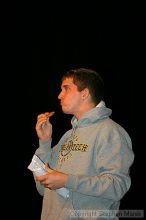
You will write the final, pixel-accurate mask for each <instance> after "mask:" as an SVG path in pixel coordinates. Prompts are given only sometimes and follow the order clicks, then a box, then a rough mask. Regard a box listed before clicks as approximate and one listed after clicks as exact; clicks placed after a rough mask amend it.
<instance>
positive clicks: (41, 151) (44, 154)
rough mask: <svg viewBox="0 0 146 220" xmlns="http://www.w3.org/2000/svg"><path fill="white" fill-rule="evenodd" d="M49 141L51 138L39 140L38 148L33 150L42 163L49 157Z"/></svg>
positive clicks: (50, 149)
mask: <svg viewBox="0 0 146 220" xmlns="http://www.w3.org/2000/svg"><path fill="white" fill-rule="evenodd" d="M51 142H52V139H48V140H46V141H41V140H39V148H38V149H37V150H36V151H35V154H36V155H37V156H39V158H41V160H42V161H43V162H44V163H46V162H48V161H49V160H50V159H51V153H52V148H51Z"/></svg>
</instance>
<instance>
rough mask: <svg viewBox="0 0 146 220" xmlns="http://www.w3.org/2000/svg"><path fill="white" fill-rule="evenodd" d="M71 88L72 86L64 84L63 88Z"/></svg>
mask: <svg viewBox="0 0 146 220" xmlns="http://www.w3.org/2000/svg"><path fill="white" fill-rule="evenodd" d="M70 86H71V85H70V84H64V85H62V86H61V88H68V87H70Z"/></svg>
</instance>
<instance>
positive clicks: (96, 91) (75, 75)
mask: <svg viewBox="0 0 146 220" xmlns="http://www.w3.org/2000/svg"><path fill="white" fill-rule="evenodd" d="M65 78H72V79H73V83H74V84H75V85H76V86H77V88H78V90H79V91H82V90H83V89H85V88H88V89H89V92H90V95H91V97H92V100H93V102H94V103H95V104H96V105H97V104H98V103H99V102H100V101H101V100H102V99H103V96H104V82H103V79H102V78H101V76H100V75H99V73H97V72H96V71H95V70H92V69H86V68H78V69H72V70H69V71H68V72H66V73H65V74H64V75H63V77H62V81H63V80H64V79H65Z"/></svg>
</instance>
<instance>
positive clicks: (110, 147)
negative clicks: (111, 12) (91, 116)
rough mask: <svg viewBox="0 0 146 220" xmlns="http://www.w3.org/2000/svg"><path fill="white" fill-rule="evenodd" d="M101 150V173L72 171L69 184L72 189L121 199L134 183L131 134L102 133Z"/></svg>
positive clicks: (98, 171) (98, 162)
mask: <svg viewBox="0 0 146 220" xmlns="http://www.w3.org/2000/svg"><path fill="white" fill-rule="evenodd" d="M99 145H100V146H101V148H100V151H99V152H98V153H97V152H96V170H97V175H94V176H88V175H72V174H69V175H68V181H67V183H66V185H65V187H66V188H68V189H70V190H71V191H76V192H78V193H81V194H85V195H89V196H101V197H103V198H107V199H113V200H116V201H118V200H120V199H121V198H122V197H123V196H124V194H125V193H126V192H127V191H128V189H129V188H130V185H131V179H130V176H129V168H130V166H131V164H132V163H133V159H134V154H133V151H132V145H131V140H130V138H129V137H128V136H126V138H125V137H123V138H121V135H119V133H118V132H116V134H115V132H114V134H112V135H111V134H110V135H109V134H105V133H104V135H101V137H100V139H99V140H98V146H99Z"/></svg>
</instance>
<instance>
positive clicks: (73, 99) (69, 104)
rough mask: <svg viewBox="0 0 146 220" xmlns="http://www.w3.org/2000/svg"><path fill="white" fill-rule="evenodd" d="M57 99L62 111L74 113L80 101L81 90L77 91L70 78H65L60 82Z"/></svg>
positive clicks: (77, 109)
mask: <svg viewBox="0 0 146 220" xmlns="http://www.w3.org/2000/svg"><path fill="white" fill-rule="evenodd" d="M58 99H60V104H61V107H62V111H63V112H64V113H66V114H73V115H75V114H76V113H77V112H78V111H79V108H80V104H81V102H82V91H81V92H79V91H78V89H77V86H76V85H75V84H74V83H73V79H72V78H66V79H64V80H63V82H62V85H61V92H60V94H59V96H58Z"/></svg>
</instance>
